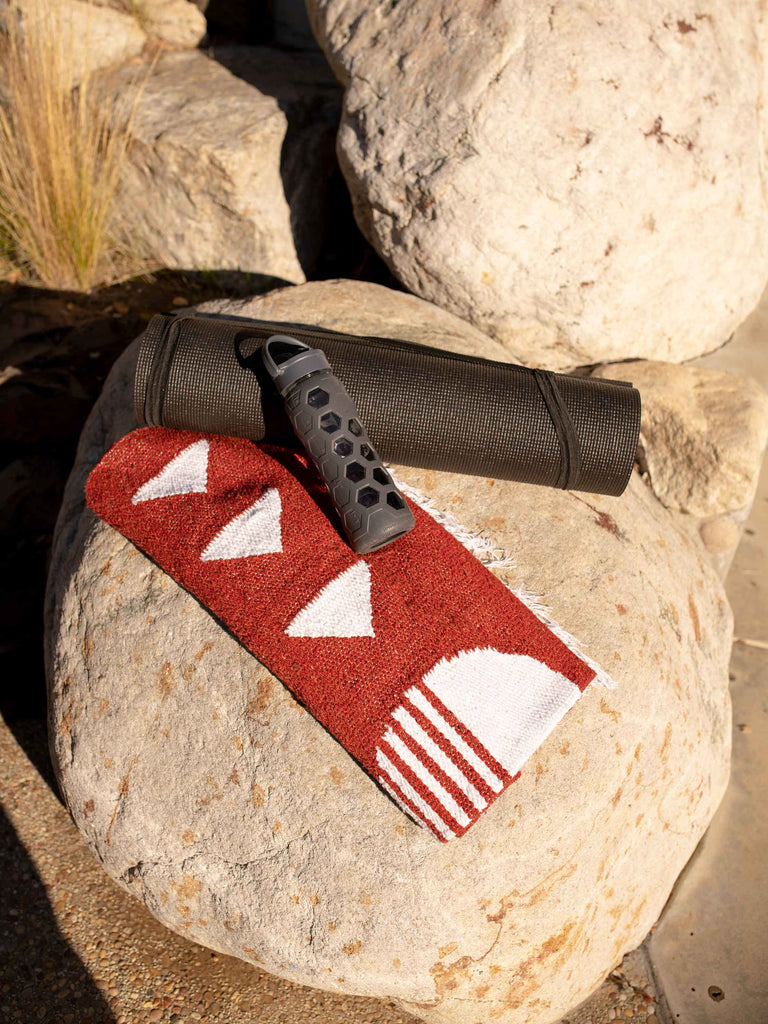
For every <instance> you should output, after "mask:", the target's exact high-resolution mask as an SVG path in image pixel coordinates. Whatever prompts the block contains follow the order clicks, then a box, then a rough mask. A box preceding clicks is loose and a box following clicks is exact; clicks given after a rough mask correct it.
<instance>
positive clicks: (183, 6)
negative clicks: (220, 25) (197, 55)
mask: <svg viewBox="0 0 768 1024" xmlns="http://www.w3.org/2000/svg"><path fill="white" fill-rule="evenodd" d="M133 2H134V4H135V9H136V13H137V15H138V17H139V18H140V19H141V22H142V25H143V26H144V28H145V30H146V32H147V34H148V35H149V36H151V38H153V39H162V40H163V42H166V43H168V44H169V45H170V46H173V47H177V48H178V49H193V48H194V47H195V46H197V44H198V43H199V42H200V40H201V39H202V38H203V36H204V35H205V33H206V31H207V28H208V26H207V23H206V20H205V15H204V14H203V12H202V11H201V10H200V8H199V7H196V6H195V4H193V3H191V0H133Z"/></svg>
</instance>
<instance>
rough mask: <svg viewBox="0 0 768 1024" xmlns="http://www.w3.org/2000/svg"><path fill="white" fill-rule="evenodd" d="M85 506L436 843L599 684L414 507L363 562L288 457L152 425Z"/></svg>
mask: <svg viewBox="0 0 768 1024" xmlns="http://www.w3.org/2000/svg"><path fill="white" fill-rule="evenodd" d="M86 495H87V500H88V504H89V506H90V507H91V508H92V509H93V510H94V511H95V512H96V513H97V514H98V515H99V516H101V517H102V519H104V520H105V521H106V522H107V523H109V524H110V525H112V526H113V527H115V528H116V529H117V530H119V531H120V532H121V533H122V534H124V535H125V536H126V537H127V538H128V539H129V540H131V541H132V542H133V543H134V544H136V545H137V547H139V548H140V549H141V550H142V551H144V552H145V553H146V554H147V555H149V557H150V558H152V559H153V560H154V561H155V562H156V563H157V564H158V565H159V566H160V567H161V568H162V569H163V570H164V571H165V572H167V573H168V574H169V575H170V576H172V577H173V578H174V579H175V580H176V581H177V582H178V583H180V584H181V585H182V586H183V587H185V588H186V589H187V590H188V591H190V593H192V594H194V596H195V597H196V598H197V599H198V600H199V601H201V602H202V603H203V604H204V605H205V606H206V607H207V608H209V609H210V611H211V612H213V613H214V614H215V615H216V616H217V617H218V618H219V619H220V620H221V622H222V623H224V625H226V626H227V627H228V628H229V629H230V630H231V631H232V633H233V634H234V635H235V636H236V637H237V638H238V639H239V640H240V641H241V642H242V643H243V644H244V645H245V646H246V647H247V648H248V650H249V651H251V652H252V653H253V654H254V655H255V656H256V657H257V658H258V659H259V661H261V662H262V663H263V664H264V665H266V666H267V668H268V669H269V670H270V671H271V672H273V673H274V674H275V675H276V676H277V677H278V678H279V679H280V680H282V682H283V683H284V684H285V685H286V686H287V687H288V688H289V689H290V690H291V691H292V692H293V693H294V694H295V696H296V697H297V698H298V700H300V701H301V702H302V703H303V704H304V705H305V706H306V707H307V709H308V710H309V711H310V712H311V713H312V714H313V715H314V716H315V718H316V719H317V720H318V721H319V722H320V723H321V724H322V725H323V726H325V727H326V728H327V729H328V730H329V731H330V732H331V733H332V734H333V736H335V737H336V739H337V740H338V741H339V742H340V743H341V744H343V746H344V747H345V748H346V750H347V751H348V752H349V753H350V754H351V755H352V756H353V757H354V758H355V759H356V760H357V761H358V762H359V763H360V765H361V766H362V767H363V768H364V769H365V770H366V771H367V772H368V773H369V774H370V775H371V776H372V777H373V778H374V779H375V780H376V782H377V783H378V784H379V785H380V787H381V788H382V790H384V791H385V792H386V793H387V794H388V795H389V796H390V797H391V798H392V799H393V800H394V801H395V802H396V803H397V804H398V805H399V806H400V807H401V808H402V809H403V810H404V811H405V812H406V813H407V814H408V815H410V817H411V818H413V819H414V820H415V821H416V822H417V823H419V824H420V825H423V826H426V827H427V828H429V829H430V830H431V831H432V832H433V833H434V834H435V835H436V836H437V837H438V838H439V839H441V840H443V841H446V840H449V839H452V838H454V837H456V836H460V835H462V834H463V833H464V832H466V830H467V829H468V828H469V827H470V826H471V825H472V824H473V822H475V821H476V820H477V818H478V817H479V816H480V814H481V813H482V812H483V811H484V810H485V809H486V808H487V807H488V806H489V805H490V804H491V803H492V801H493V800H495V799H496V798H497V797H498V796H499V794H500V793H502V792H503V791H504V789H505V788H506V787H507V786H508V785H509V784H510V783H511V782H513V781H514V779H515V777H516V776H517V774H518V773H519V771H520V769H521V767H522V766H523V764H524V763H525V761H526V760H527V759H528V758H529V757H530V756H531V754H532V753H533V752H534V751H535V750H536V748H537V747H538V746H539V745H540V744H541V743H542V741H543V740H544V739H545V738H546V737H547V735H548V734H549V733H550V732H551V731H552V729H554V727H555V726H556V725H557V723H558V722H559V721H560V719H561V718H562V716H563V715H564V714H565V713H566V711H568V709H569V708H571V707H572V706H573V704H574V703H575V702H576V701H577V700H578V698H579V697H580V695H581V693H582V692H583V691H584V690H585V689H586V687H587V686H588V685H589V683H590V681H591V680H592V679H593V678H594V676H595V670H594V668H593V667H591V665H590V664H588V663H587V661H585V660H584V659H583V657H580V656H579V655H578V654H577V653H575V651H574V650H572V649H571V648H570V647H569V646H568V644H567V643H566V642H564V640H562V639H560V638H559V637H558V636H556V635H555V633H554V632H553V631H552V630H551V629H550V628H549V627H548V626H547V625H545V624H544V623H543V622H541V621H540V620H539V619H538V618H537V617H536V615H534V614H533V612H532V611H531V610H530V609H529V608H528V607H527V606H526V604H525V603H523V602H522V601H521V600H519V599H518V598H517V597H516V596H515V595H514V594H513V593H512V592H511V591H510V590H509V589H508V588H507V587H506V586H505V585H504V584H503V583H502V582H501V581H500V580H498V579H497V578H496V577H495V576H494V575H493V574H492V573H491V572H489V571H488V569H486V568H485V567H484V566H483V565H482V564H481V563H480V562H479V561H478V560H477V559H476V558H475V557H474V556H473V555H472V554H471V553H470V552H469V551H468V550H467V549H466V548H465V547H463V546H462V545H461V544H460V543H459V542H458V541H457V540H456V539H455V538H454V537H453V536H452V535H451V534H450V533H449V532H448V531H447V530H446V529H444V528H443V526H441V525H440V524H439V523H438V522H436V521H435V520H434V519H433V518H432V517H431V516H430V515H428V514H427V512H425V511H424V510H423V509H422V508H420V507H419V506H418V505H417V504H415V503H411V507H412V509H413V513H414V516H415V518H416V526H415V528H414V529H413V530H412V531H411V533H409V534H408V535H406V536H405V537H403V538H401V539H400V540H398V541H397V542H395V543H394V544H392V545H390V546H388V547H385V548H382V549H381V550H380V551H377V552H374V553H372V554H369V555H365V556H359V555H356V554H355V553H354V552H353V551H352V550H351V549H350V547H349V546H348V545H347V543H346V542H345V540H344V539H343V536H342V535H341V533H340V531H339V529H338V528H337V525H336V520H335V518H334V513H333V508H332V506H331V504H330V501H329V499H328V495H327V492H326V491H325V489H324V488H323V486H322V483H321V481H320V479H319V477H318V476H317V475H316V474H315V472H314V470H313V469H312V468H311V467H308V466H307V463H306V459H305V458H304V457H303V456H301V455H299V454H298V453H297V452H295V451H292V450H289V449H285V448H279V447H271V446H265V445H256V444H253V443H252V442H250V441H245V440H242V439H237V438H230V437H223V436H218V435H211V434H200V433H193V432H190V431H178V430H169V429H164V428H155V427H151V428H146V429H143V430H137V431H134V432H133V433H132V434H129V435H128V436H126V437H124V438H123V439H122V440H121V441H119V442H118V443H117V444H116V445H115V446H114V447H113V448H112V449H111V450H110V451H109V452H107V454H106V455H105V456H104V457H103V459H102V460H101V462H100V463H99V464H98V466H96V468H95V469H94V470H93V472H92V473H91V475H90V477H89V479H88V483H87V486H86Z"/></svg>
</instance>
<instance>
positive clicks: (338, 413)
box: [263, 334, 415, 554]
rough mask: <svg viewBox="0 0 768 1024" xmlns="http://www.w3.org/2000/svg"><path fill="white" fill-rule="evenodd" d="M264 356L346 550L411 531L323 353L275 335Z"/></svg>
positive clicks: (408, 515) (361, 550)
mask: <svg viewBox="0 0 768 1024" xmlns="http://www.w3.org/2000/svg"><path fill="white" fill-rule="evenodd" d="M263 359H264V365H265V366H266V368H267V371H268V372H269V374H270V376H271V377H272V379H273V380H274V382H275V384H276V386H277V388H278V390H279V391H280V394H281V395H282V397H283V401H284V403H285V410H286V412H287V414H288V418H289V419H290V421H291V425H292V427H293V430H294V433H295V434H296V437H297V438H298V439H299V441H300V442H301V443H302V445H303V446H304V448H305V449H306V452H307V454H308V455H309V457H310V459H311V460H312V463H313V465H314V466H315V468H316V469H317V471H318V473H319V474H320V476H321V477H322V478H323V482H324V484H325V486H326V487H327V488H328V492H329V494H330V496H331V499H332V500H333V504H334V506H335V508H336V511H337V512H338V514H339V517H340V518H341V522H342V526H343V528H344V533H345V534H346V536H347V539H348V540H349V543H350V545H351V547H352V548H353V549H354V550H355V551H356V552H357V553H358V554H366V553H368V552H371V551H375V550H376V549H377V548H381V547H383V546H384V545H385V544H390V543H391V542H392V541H394V540H396V539H397V538H398V537H402V536H403V535H404V534H406V533H408V531H409V530H412V529H413V527H414V526H415V519H414V517H413V513H412V512H411V510H410V509H409V508H408V505H407V503H406V501H405V498H403V496H402V494H401V493H400V491H399V490H398V489H397V487H396V486H395V484H394V482H393V480H392V477H391V476H390V475H389V473H388V472H387V470H386V469H385V468H384V466H383V465H382V462H381V460H380V459H379V456H378V455H377V453H376V450H375V449H374V447H373V445H372V443H371V440H370V438H369V437H368V433H367V431H366V429H365V427H364V426H363V424H362V422H361V420H360V415H359V413H358V411H357V407H356V406H355V403H354V402H353V401H352V399H351V398H350V396H349V394H348V392H347V391H346V389H345V388H344V386H343V384H342V383H341V381H340V380H338V378H337V377H335V376H334V374H333V372H332V370H331V368H330V366H329V364H328V361H327V359H326V358H325V354H324V353H323V352H322V351H321V350H320V349H313V348H309V346H307V345H304V344H303V343H302V342H300V341H297V340H296V339H295V338H292V337H290V336H288V335H283V334H277V335H273V336H272V337H271V338H269V339H268V340H267V342H266V344H265V345H264V348H263Z"/></svg>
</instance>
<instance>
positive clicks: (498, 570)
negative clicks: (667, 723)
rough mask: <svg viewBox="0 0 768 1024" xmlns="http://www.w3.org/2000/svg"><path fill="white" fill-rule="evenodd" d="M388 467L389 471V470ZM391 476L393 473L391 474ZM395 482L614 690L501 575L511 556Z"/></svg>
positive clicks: (531, 598)
mask: <svg viewBox="0 0 768 1024" xmlns="http://www.w3.org/2000/svg"><path fill="white" fill-rule="evenodd" d="M391 472H392V471H391V469H390V473H391ZM393 476H394V475H393ZM395 483H396V484H397V486H398V487H399V488H400V490H401V491H402V493H403V494H404V495H405V496H406V497H407V498H410V499H411V501H413V502H415V503H416V504H417V505H418V506H419V508H422V509H423V510H424V511H425V512H426V513H427V515H429V516H431V517H432V518H433V519H434V520H435V522H437V523H439V524H440V525H441V526H442V527H444V529H446V530H447V531H448V533H450V534H451V536H453V537H455V538H456V540H457V541H458V542H459V544H461V545H462V547H465V548H466V549H467V551H471V552H472V554H473V555H474V556H475V558H477V560H478V561H479V562H481V563H482V564H483V565H484V566H485V567H486V569H490V570H491V572H493V573H494V575H496V576H498V577H499V579H500V580H501V582H502V583H503V584H504V586H505V587H506V588H507V589H508V590H510V591H511V592H512V593H513V594H514V595H515V597H516V598H517V599H518V600H520V601H522V602H523V604H524V605H526V607H528V608H530V610H531V611H532V612H533V614H534V615H535V616H536V618H537V619H539V620H540V621H541V622H543V623H544V625H545V626H547V628H548V629H549V630H551V632H552V633H554V634H555V636H556V637H557V638H558V640H561V641H562V642H563V643H564V644H565V646H566V647H567V648H568V649H569V650H571V651H573V653H574V654H575V655H576V656H577V657H579V658H581V660H582V661H583V662H584V663H585V664H587V665H589V667H590V668H591V669H592V670H593V671H594V673H595V678H594V679H593V680H592V683H591V684H590V685H592V686H599V687H604V688H605V689H606V690H615V689H616V687H617V686H618V683H617V682H616V680H615V679H612V678H611V676H609V675H608V673H607V672H606V671H605V670H604V669H602V668H601V667H600V665H598V663H597V662H596V661H594V659H592V658H590V656H589V655H588V654H586V653H585V651H584V649H583V646H582V644H580V643H579V641H578V640H577V639H576V638H575V637H574V636H572V635H571V634H570V633H569V632H568V630H567V629H564V628H563V626H561V625H560V623H559V622H556V621H555V620H554V619H553V618H552V612H551V609H550V608H548V607H547V605H546V604H544V602H543V601H542V600H541V598H540V597H539V596H538V595H537V594H535V593H533V592H532V591H530V590H527V589H526V588H524V587H516V586H513V585H512V584H511V583H510V582H509V581H508V580H507V579H505V574H506V573H508V572H513V571H514V569H515V562H514V559H513V558H512V556H511V555H510V554H509V552H508V551H506V550H505V549H504V548H496V547H494V546H493V543H492V542H491V540H490V539H489V538H488V537H484V536H483V535H482V534H479V533H474V532H473V531H472V530H469V529H467V527H466V526H464V525H463V524H462V523H460V522H459V520H458V519H456V517H455V516H453V515H452V514H451V513H450V512H446V511H445V509H441V508H438V507H437V506H436V505H435V503H434V501H433V500H432V498H430V497H427V495H425V494H422V492H421V491H419V490H418V489H417V488H415V487H411V485H410V484H406V483H403V481H402V480H397V479H395Z"/></svg>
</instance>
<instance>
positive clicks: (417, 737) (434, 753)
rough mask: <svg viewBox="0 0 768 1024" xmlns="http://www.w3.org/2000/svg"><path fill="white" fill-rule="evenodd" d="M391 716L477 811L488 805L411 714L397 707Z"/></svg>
mask: <svg viewBox="0 0 768 1024" xmlns="http://www.w3.org/2000/svg"><path fill="white" fill-rule="evenodd" d="M392 717H393V718H394V719H395V721H397V722H398V723H399V724H400V726H401V728H402V729H404V730H405V732H407V733H408V735H409V736H410V737H411V739H412V740H414V741H415V742H416V743H418V744H419V746H420V747H422V749H423V750H424V752H425V753H426V754H427V755H428V756H429V757H431V758H432V760H433V761H434V762H435V764H437V765H439V766H440V767H441V768H442V769H443V771H444V772H445V774H446V775H447V776H448V777H449V778H451V779H453V781H454V782H455V783H456V785H457V786H458V787H459V789H460V790H461V792H462V793H463V794H464V795H465V796H466V797H468V798H469V800H470V801H471V802H472V803H473V804H474V805H475V807H476V808H477V809H478V811H482V810H483V809H484V808H486V807H487V806H488V801H487V800H486V799H485V797H484V796H483V795H482V793H479V792H478V791H477V790H476V789H475V787H474V786H473V785H472V783H471V782H470V781H469V779H468V778H467V777H466V775H465V774H464V772H463V771H462V770H461V768H459V767H458V765H455V764H454V763H453V761H452V760H451V759H450V757H448V755H447V754H446V753H445V751H444V750H441V749H440V747H438V745H437V744H436V743H435V741H434V740H433V739H432V737H431V736H430V735H429V734H428V733H427V732H425V731H424V730H423V729H422V727H421V726H420V725H419V723H418V722H417V721H416V719H415V718H414V717H413V715H411V714H409V713H408V712H407V711H406V710H405V708H403V707H400V708H397V710H396V711H393V712H392Z"/></svg>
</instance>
